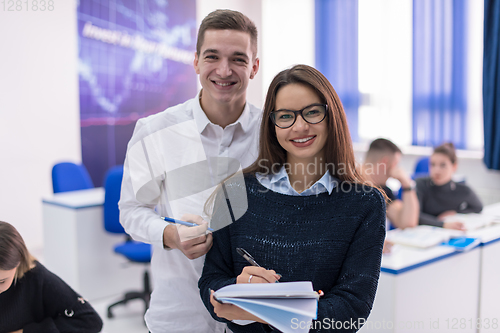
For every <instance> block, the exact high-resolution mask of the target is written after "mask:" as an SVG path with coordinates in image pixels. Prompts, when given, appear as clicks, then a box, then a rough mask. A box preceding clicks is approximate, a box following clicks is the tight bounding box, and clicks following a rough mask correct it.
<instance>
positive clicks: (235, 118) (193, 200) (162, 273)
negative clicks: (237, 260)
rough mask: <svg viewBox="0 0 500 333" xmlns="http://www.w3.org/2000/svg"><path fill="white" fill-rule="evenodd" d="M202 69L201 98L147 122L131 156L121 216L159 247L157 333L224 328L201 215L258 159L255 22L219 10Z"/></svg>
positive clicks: (151, 322)
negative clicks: (212, 291)
mask: <svg viewBox="0 0 500 333" xmlns="http://www.w3.org/2000/svg"><path fill="white" fill-rule="evenodd" d="M194 68H195V71H196V73H197V74H199V75H200V82H201V85H202V90H201V91H200V93H199V94H198V96H196V97H195V98H193V99H191V100H188V101H187V102H185V103H183V104H180V105H177V106H174V107H171V108H168V109H167V110H165V111H163V112H160V113H158V114H156V115H153V116H150V117H146V118H143V119H140V120H139V121H138V122H137V125H136V128H135V130H134V134H133V136H132V138H131V140H130V142H129V145H128V149H127V156H126V159H125V166H124V176H123V183H122V193H121V199H120V203H119V207H120V220H121V223H122V224H123V226H124V228H125V230H126V231H127V233H128V234H130V235H131V236H132V237H133V238H134V239H136V240H138V241H142V242H146V243H151V244H152V245H153V257H152V260H151V269H152V272H153V280H154V287H153V293H152V295H151V303H150V308H149V309H148V311H147V313H146V316H145V319H146V323H147V326H148V328H149V330H150V331H151V332H152V333H161V332H176V333H182V332H224V326H225V325H224V324H222V323H219V322H216V321H215V320H213V319H212V318H211V316H210V314H209V313H208V312H207V311H206V309H205V307H204V305H203V303H202V301H201V299H200V296H199V291H198V286H197V283H198V279H199V277H200V275H201V271H202V268H203V263H204V255H205V254H206V253H207V252H208V250H209V249H210V247H211V245H212V236H211V234H206V230H207V227H208V226H207V223H205V222H204V221H202V219H201V217H199V215H203V206H204V203H205V201H206V199H207V198H208V196H209V195H210V194H211V193H212V191H213V190H214V189H215V186H216V185H217V184H218V183H219V182H220V181H221V180H222V179H224V178H225V177H226V176H228V175H229V174H231V173H232V172H235V171H237V170H238V168H240V167H243V168H244V167H247V166H248V165H250V164H251V163H252V162H254V160H255V159H256V158H257V139H258V131H259V128H258V127H259V125H260V117H261V110H259V109H257V108H256V107H254V106H252V105H250V104H249V103H247V102H246V92H247V87H248V83H249V80H250V79H253V78H254V77H255V75H256V74H257V72H258V70H259V59H258V58H257V29H256V27H255V25H254V23H253V22H252V21H250V20H249V19H248V18H247V17H246V16H245V15H243V14H241V13H239V12H235V11H231V10H217V11H215V12H212V13H210V14H209V15H208V16H207V17H206V18H205V19H204V20H203V21H202V23H201V25H200V29H199V31H198V41H197V47H196V53H195V59H194ZM160 216H168V217H171V218H176V219H182V220H185V221H191V222H195V223H197V224H199V226H198V227H185V226H179V225H174V224H169V223H167V222H165V221H163V220H162V219H161V218H160Z"/></svg>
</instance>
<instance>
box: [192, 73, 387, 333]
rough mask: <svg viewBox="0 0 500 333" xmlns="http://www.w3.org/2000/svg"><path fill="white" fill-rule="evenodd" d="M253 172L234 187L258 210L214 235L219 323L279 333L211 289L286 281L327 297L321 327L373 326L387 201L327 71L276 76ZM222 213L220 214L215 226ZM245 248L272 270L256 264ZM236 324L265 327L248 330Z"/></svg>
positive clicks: (211, 261)
mask: <svg viewBox="0 0 500 333" xmlns="http://www.w3.org/2000/svg"><path fill="white" fill-rule="evenodd" d="M243 174H244V179H245V186H243V185H241V184H235V183H234V182H233V180H231V179H230V180H228V181H227V182H226V185H225V186H226V188H227V187H232V188H234V187H235V186H241V187H242V188H243V190H246V194H247V202H248V209H247V211H246V213H245V214H244V215H243V216H242V217H240V218H239V219H238V220H237V221H235V222H234V223H232V224H230V225H229V226H227V227H225V228H223V229H220V230H218V231H216V232H214V235H213V239H214V241H213V246H212V248H211V250H210V251H209V252H208V253H207V256H206V259H205V266H204V268H203V273H202V276H201V278H200V280H199V283H198V285H199V287H200V294H201V297H202V299H203V302H204V304H205V306H206V307H207V309H208V310H209V312H210V313H211V315H212V317H213V318H214V319H216V320H218V321H223V322H226V323H228V327H229V328H230V329H231V330H232V331H233V332H234V333H241V332H252V333H255V332H270V331H272V330H273V328H271V327H270V326H268V325H267V324H266V323H265V322H263V321H262V320H261V319H259V318H257V317H255V316H253V315H251V314H249V313H248V312H246V311H244V310H242V309H240V308H238V307H236V306H234V305H231V304H220V303H218V302H217V301H215V300H214V298H213V295H212V293H211V290H212V291H213V290H218V289H220V288H222V287H224V286H227V285H229V284H235V283H274V282H275V281H277V280H279V281H281V282H287V281H288V282H289V281H312V283H313V288H314V290H316V291H318V290H322V291H323V292H324V296H323V297H321V298H320V299H319V303H318V312H317V314H318V317H317V320H318V321H319V322H321V321H322V320H323V319H325V318H332V319H333V318H335V320H337V321H342V322H344V321H348V322H349V321H350V320H351V319H352V320H353V321H357V320H358V318H367V317H368V315H369V313H370V310H371V307H372V304H373V300H374V298H375V292H376V290H377V283H378V278H379V275H380V261H381V256H382V245H383V241H384V237H385V200H384V197H383V195H382V194H381V193H380V192H379V191H378V190H376V189H375V188H373V187H371V186H368V185H367V184H366V183H365V181H364V180H363V178H362V176H361V175H360V174H359V173H358V171H357V170H356V167H355V160H354V152H353V149H352V144H351V139H350V134H349V129H348V126H347V120H346V116H345V113H344V110H343V109H342V104H341V102H340V100H339V98H338V96H337V94H336V92H335V90H334V89H333V87H332V86H331V84H330V83H329V82H328V80H327V79H326V78H325V77H324V76H323V75H322V74H321V73H320V72H319V71H318V70H316V69H314V68H312V67H309V66H306V65H297V66H294V67H292V68H291V69H287V70H284V71H282V72H281V73H279V74H278V75H277V76H276V77H275V78H274V80H273V81H272V83H271V86H270V87H269V90H268V93H267V97H266V102H265V106H264V114H263V117H262V123H261V130H260V144H259V157H258V159H257V161H256V162H255V163H254V164H253V165H251V166H250V167H249V168H247V169H245V170H243ZM216 193H217V196H219V195H222V194H221V193H222V191H218V192H216ZM219 198H220V197H219ZM215 202H218V200H217V199H215ZM221 210H222V209H221ZM218 214H219V210H218V207H217V206H216V207H214V214H213V216H212V222H216V221H217V220H218V219H219V216H218ZM237 247H242V248H244V249H245V250H247V251H248V252H249V253H250V254H251V255H252V256H253V257H254V258H255V260H256V261H257V262H258V263H259V264H260V265H262V267H255V266H249V264H248V263H247V262H246V261H245V259H243V258H242V257H241V256H239V255H238V254H237V251H236V248H237ZM264 267H265V268H264ZM277 273H280V274H282V275H281V276H280V275H278V274H277ZM234 320H253V321H255V322H254V323H251V324H248V325H238V324H236V323H234V322H233V321H234ZM348 331H351V330H348ZM352 331H356V329H355V328H353V329H352ZM311 332H318V330H316V329H312V330H311Z"/></svg>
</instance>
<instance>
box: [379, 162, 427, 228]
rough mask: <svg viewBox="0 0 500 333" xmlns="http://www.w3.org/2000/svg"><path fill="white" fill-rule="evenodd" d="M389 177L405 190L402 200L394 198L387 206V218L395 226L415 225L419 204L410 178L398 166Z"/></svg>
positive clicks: (416, 223) (407, 226)
mask: <svg viewBox="0 0 500 333" xmlns="http://www.w3.org/2000/svg"><path fill="white" fill-rule="evenodd" d="M391 177H393V178H395V179H397V180H398V181H399V182H400V183H401V187H402V188H403V189H407V190H403V196H402V198H401V199H402V200H394V201H393V202H392V203H391V204H390V205H389V206H388V208H387V218H388V219H389V220H390V221H391V223H392V224H394V226H395V227H396V228H411V227H416V226H417V225H418V214H419V210H420V205H419V203H418V198H417V193H416V190H415V186H412V183H413V182H412V180H411V179H410V177H408V175H406V173H405V172H404V171H403V170H402V169H400V168H395V170H393V172H392V173H391Z"/></svg>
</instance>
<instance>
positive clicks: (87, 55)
mask: <svg viewBox="0 0 500 333" xmlns="http://www.w3.org/2000/svg"><path fill="white" fill-rule="evenodd" d="M196 32H197V24H196V0H168V1H167V0H109V1H108V0H80V1H79V2H78V37H79V38H78V78H79V88H80V123H81V139H82V159H83V163H84V164H85V166H86V167H87V168H88V169H89V172H90V174H91V177H92V179H93V181H94V183H95V184H96V185H97V186H99V185H101V184H102V180H103V177H104V174H105V172H106V170H107V169H108V168H109V167H111V166H114V165H116V164H122V163H123V161H124V158H125V152H126V146H127V143H128V141H129V139H130V137H131V135H132V132H133V129H134V126H135V122H136V121H137V119H139V118H142V117H144V116H148V115H151V114H155V113H158V112H160V111H163V110H165V109H166V108H168V107H169V106H173V105H176V104H179V103H182V102H184V101H186V100H188V99H190V98H193V97H194V96H195V95H196V74H195V72H194V69H193V59H194V51H195V49H196Z"/></svg>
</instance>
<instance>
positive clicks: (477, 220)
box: [444, 213, 495, 231]
mask: <svg viewBox="0 0 500 333" xmlns="http://www.w3.org/2000/svg"><path fill="white" fill-rule="evenodd" d="M444 221H445V222H452V221H459V222H462V223H463V224H464V226H465V229H466V230H467V231H471V230H476V229H480V228H483V227H486V226H488V225H490V224H492V223H493V222H494V221H495V216H493V215H489V214H475V213H470V214H455V215H450V216H446V217H445V218H444Z"/></svg>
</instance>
